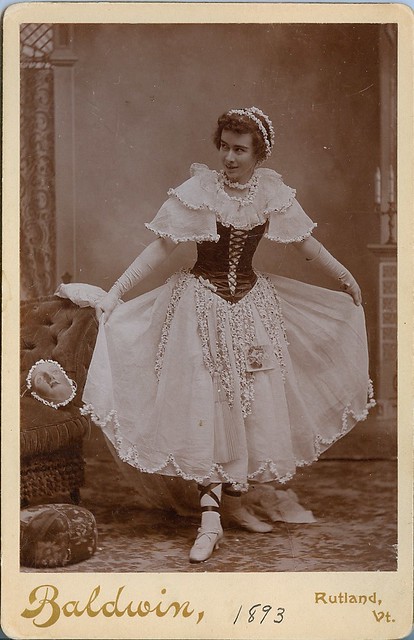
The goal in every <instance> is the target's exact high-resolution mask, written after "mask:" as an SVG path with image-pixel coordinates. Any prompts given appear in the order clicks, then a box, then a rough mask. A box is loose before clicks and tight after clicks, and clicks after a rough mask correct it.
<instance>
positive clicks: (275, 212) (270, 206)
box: [263, 169, 317, 244]
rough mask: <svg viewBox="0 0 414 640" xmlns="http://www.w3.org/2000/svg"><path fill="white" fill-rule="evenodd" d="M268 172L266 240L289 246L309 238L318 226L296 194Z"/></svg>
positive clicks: (279, 177) (273, 174)
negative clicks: (305, 210) (291, 243)
mask: <svg viewBox="0 0 414 640" xmlns="http://www.w3.org/2000/svg"><path fill="white" fill-rule="evenodd" d="M263 171H266V172H267V176H265V177H266V178H267V180H266V179H265V180H264V182H265V184H266V190H267V202H266V215H267V218H268V225H267V229H266V232H265V234H264V237H265V238H268V239H269V240H273V241H274V242H281V243H284V244H288V243H290V242H300V241H302V240H304V239H305V238H308V237H309V236H310V235H311V234H312V231H313V230H314V228H315V227H316V226H317V224H316V222H313V221H312V220H311V219H310V218H309V216H308V215H307V214H306V213H305V212H304V210H303V209H302V207H301V206H300V204H299V202H298V201H297V200H296V197H295V196H296V192H295V190H294V189H292V188H291V187H288V186H287V185H286V184H284V182H283V181H282V178H281V176H280V175H279V174H277V173H276V172H274V171H271V170H270V169H267V170H263Z"/></svg>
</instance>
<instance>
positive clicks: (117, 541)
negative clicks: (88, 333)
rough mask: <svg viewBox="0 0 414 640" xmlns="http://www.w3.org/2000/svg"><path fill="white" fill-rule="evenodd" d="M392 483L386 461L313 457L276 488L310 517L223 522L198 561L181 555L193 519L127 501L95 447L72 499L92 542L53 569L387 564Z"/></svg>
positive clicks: (393, 548)
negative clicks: (84, 552) (87, 552)
mask: <svg viewBox="0 0 414 640" xmlns="http://www.w3.org/2000/svg"><path fill="white" fill-rule="evenodd" d="M396 487H397V463H396V461H395V460H390V459H388V460H379V459H378V460H344V459H340V460H339V459H338V460H337V459H321V460H320V461H319V462H317V463H316V464H314V465H313V466H311V467H306V468H304V469H301V470H300V471H299V472H298V473H297V475H296V476H295V477H294V478H293V480H292V481H291V482H289V483H288V484H287V485H285V486H284V487H283V489H292V490H293V491H294V492H295V493H296V495H297V496H298V498H299V501H300V504H301V505H302V506H303V507H304V508H305V509H309V510H311V511H312V512H313V515H314V517H315V519H316V522H313V523H307V524H292V523H286V522H276V523H275V524H274V529H273V531H272V532H271V533H267V534H259V533H250V532H248V531H245V530H241V529H237V528H230V529H226V530H225V536H224V540H223V542H222V544H221V546H220V549H218V550H216V551H215V553H214V554H213V556H212V557H211V558H210V559H209V560H208V562H205V563H201V564H190V563H189V562H188V552H189V549H190V547H191V545H192V543H193V541H194V538H195V535H196V532H197V527H198V518H196V517H192V516H188V517H184V516H179V515H177V514H176V513H174V512H170V511H165V510H164V511H163V510H156V509H152V510H148V509H142V507H140V506H137V504H136V500H135V499H134V489H133V488H132V487H131V485H130V484H129V483H127V482H126V481H125V479H124V478H123V476H122V475H121V473H120V472H119V469H118V467H117V465H116V463H115V462H114V460H113V459H112V456H111V455H110V453H109V452H108V453H106V454H104V453H102V452H101V453H100V454H99V455H95V456H92V455H91V456H89V457H88V458H87V477H86V485H85V486H84V487H83V488H82V503H81V504H82V506H83V507H85V508H86V509H89V510H90V511H91V512H92V513H93V514H94V516H95V518H96V521H97V526H98V547H97V550H96V552H95V554H94V555H93V556H92V557H91V558H90V559H88V560H85V561H83V562H80V563H78V564H73V565H68V566H66V567H64V568H57V569H54V570H53V571H54V572H103V573H106V572H120V573H123V572H205V571H208V572H265V571H269V572H284V571H395V570H396V569H397V542H398V541H397V523H396V520H397V495H396V494H397V492H396ZM66 500H67V497H66ZM22 571H24V572H39V573H41V572H42V569H29V568H26V567H22Z"/></svg>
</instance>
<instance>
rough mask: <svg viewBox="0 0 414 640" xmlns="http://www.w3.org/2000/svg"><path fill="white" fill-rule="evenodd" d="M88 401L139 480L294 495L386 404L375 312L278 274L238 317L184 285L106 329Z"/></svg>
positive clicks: (189, 280)
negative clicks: (376, 366)
mask: <svg viewBox="0 0 414 640" xmlns="http://www.w3.org/2000/svg"><path fill="white" fill-rule="evenodd" d="M83 401H84V409H83V412H84V413H85V414H89V415H90V416H91V417H92V419H93V421H94V422H95V423H96V424H97V425H99V426H100V427H101V428H102V430H103V431H104V433H105V435H106V437H107V438H108V439H109V440H110V442H111V443H112V445H113V447H114V448H115V450H116V452H117V455H118V456H119V457H120V458H121V460H123V461H124V462H127V463H129V464H130V465H131V466H132V467H135V468H136V469H139V470H140V471H143V472H146V473H157V474H163V475H167V476H180V477H182V478H184V479H186V480H196V481H198V482H201V481H203V480H206V479H211V481H223V482H229V483H231V484H232V485H233V487H234V488H235V489H241V490H244V489H246V488H247V486H248V484H249V483H250V482H268V481H271V480H277V481H279V482H281V483H284V482H286V481H288V480H289V479H290V478H292V476H293V475H294V473H295V470H296V468H297V467H298V466H303V465H306V464H310V463H312V462H313V461H315V460H316V459H317V458H318V457H319V455H320V454H321V453H322V452H323V451H324V450H325V449H326V448H327V447H329V446H330V445H331V444H333V443H334V442H335V441H336V440H338V439H339V438H340V437H342V436H344V435H345V434H346V433H347V432H348V431H349V430H350V429H351V428H352V427H353V426H354V425H355V423H356V422H357V421H359V420H363V419H364V418H365V417H366V416H367V413H368V409H369V407H370V406H373V405H374V404H375V403H374V400H373V398H372V385H371V382H370V380H369V375H368V350H367V340H366V329H365V319H364V311H363V308H362V306H356V305H355V304H354V303H353V301H352V298H351V297H350V296H349V295H348V294H346V293H343V292H337V291H331V290H328V289H323V288H320V287H315V286H313V285H309V284H305V283H302V282H298V281H296V280H292V279H289V278H283V277H280V276H275V275H269V274H258V280H257V282H256V284H255V285H254V287H253V289H252V290H251V291H250V292H249V293H248V294H247V295H246V296H245V297H244V298H243V299H242V300H240V301H239V302H238V303H236V304H231V303H229V302H227V301H225V300H224V299H222V298H220V297H219V296H218V295H217V294H216V293H215V291H214V286H213V285H211V284H210V283H209V281H206V280H203V279H202V278H196V277H195V276H193V275H192V274H191V273H189V272H185V271H182V272H178V273H176V274H175V275H174V276H172V277H171V278H170V279H169V280H168V281H167V282H166V283H165V284H164V285H163V286H161V287H158V288H157V289H155V290H153V291H151V292H148V293H146V294H144V295H141V296H139V297H137V298H135V299H133V300H130V301H128V302H126V303H123V304H121V305H119V306H118V307H117V308H116V309H115V310H114V312H113V313H112V315H111V316H110V318H109V320H108V322H107V323H106V324H103V322H101V323H100V327H99V332H98V337H97V342H96V346H95V350H94V353H93V357H92V361H91V365H90V368H89V372H88V377H87V381H86V385H85V389H84V394H83Z"/></svg>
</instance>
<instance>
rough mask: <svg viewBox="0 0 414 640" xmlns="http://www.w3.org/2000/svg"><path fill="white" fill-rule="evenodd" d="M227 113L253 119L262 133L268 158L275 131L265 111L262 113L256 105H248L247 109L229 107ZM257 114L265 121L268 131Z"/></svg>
mask: <svg viewBox="0 0 414 640" xmlns="http://www.w3.org/2000/svg"><path fill="white" fill-rule="evenodd" d="M227 114H228V115H229V116H230V115H232V114H236V115H239V116H246V117H247V118H250V120H253V122H254V123H255V124H256V125H257V127H258V129H259V131H260V133H261V134H262V137H263V140H264V143H265V146H266V158H269V156H270V154H271V153H272V148H273V145H274V142H275V131H274V129H273V124H272V121H271V119H270V118H269V116H267V115H266V114H265V113H263V111H261V110H260V109H258V107H248V108H247V109H230V111H228V112H227ZM258 116H261V117H262V118H263V120H264V121H265V122H266V124H267V126H268V128H269V132H267V131H266V128H265V126H264V124H263V122H262V121H261V120H260V118H258Z"/></svg>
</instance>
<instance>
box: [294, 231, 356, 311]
mask: <svg viewBox="0 0 414 640" xmlns="http://www.w3.org/2000/svg"><path fill="white" fill-rule="evenodd" d="M301 245H302V246H300V245H299V244H297V245H296V246H297V248H298V249H300V250H302V251H303V253H304V254H305V256H306V260H307V262H310V263H311V264H313V265H315V266H316V267H318V268H319V269H320V270H321V271H323V272H324V273H326V274H327V275H329V276H332V278H337V279H338V280H339V281H340V282H341V288H342V289H343V290H344V291H345V292H346V293H349V295H350V296H352V298H353V300H354V302H355V304H356V305H360V304H361V302H362V295H361V289H360V288H359V285H358V283H357V281H356V280H355V278H354V276H353V275H352V273H350V272H349V271H348V269H346V268H345V267H344V266H343V265H342V264H341V263H340V262H338V260H336V258H334V257H333V255H331V254H330V253H329V251H327V250H326V249H325V247H324V246H323V245H322V244H321V243H320V242H318V241H317V240H316V239H315V238H308V239H306V240H305V241H304V242H303V243H301Z"/></svg>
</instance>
